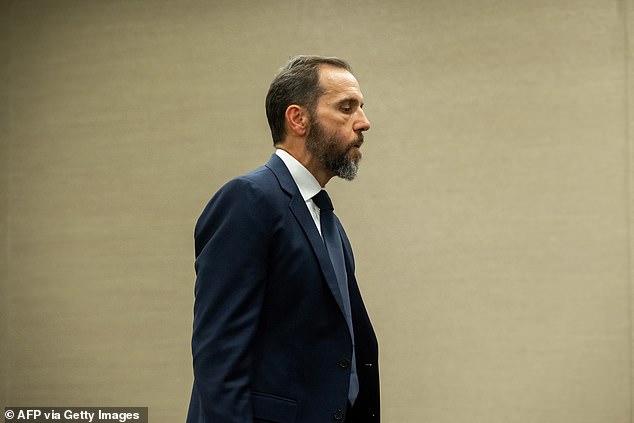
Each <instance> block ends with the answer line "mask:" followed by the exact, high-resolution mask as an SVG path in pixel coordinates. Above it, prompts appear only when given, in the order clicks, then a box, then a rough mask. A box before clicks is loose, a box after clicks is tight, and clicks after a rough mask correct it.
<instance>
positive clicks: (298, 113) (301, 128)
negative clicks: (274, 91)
mask: <svg viewBox="0 0 634 423" xmlns="http://www.w3.org/2000/svg"><path fill="white" fill-rule="evenodd" d="M285 116H286V130H287V131H288V132H289V134H293V135H295V136H300V137H303V136H305V135H306V133H307V132H308V126H309V119H308V113H307V111H306V109H304V108H303V107H301V106H298V105H296V104H291V105H290V106H288V107H287V108H286V113H285Z"/></svg>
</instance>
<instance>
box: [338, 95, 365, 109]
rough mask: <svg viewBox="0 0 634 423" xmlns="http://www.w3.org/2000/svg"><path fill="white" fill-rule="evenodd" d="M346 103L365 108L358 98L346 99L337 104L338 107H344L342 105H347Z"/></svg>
mask: <svg viewBox="0 0 634 423" xmlns="http://www.w3.org/2000/svg"><path fill="white" fill-rule="evenodd" d="M345 103H350V104H358V105H359V107H361V108H363V105H364V104H365V103H363V102H362V101H361V100H359V99H358V98H355V97H346V98H344V99H341V100H339V101H337V103H336V104H337V105H342V104H345Z"/></svg>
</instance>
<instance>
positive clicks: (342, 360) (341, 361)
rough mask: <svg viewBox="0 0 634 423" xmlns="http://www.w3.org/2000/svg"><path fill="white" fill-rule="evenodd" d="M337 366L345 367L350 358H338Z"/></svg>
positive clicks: (348, 365)
mask: <svg viewBox="0 0 634 423" xmlns="http://www.w3.org/2000/svg"><path fill="white" fill-rule="evenodd" d="M339 367H341V368H342V369H347V368H348V367H350V360H348V359H347V358H342V359H341V360H339Z"/></svg>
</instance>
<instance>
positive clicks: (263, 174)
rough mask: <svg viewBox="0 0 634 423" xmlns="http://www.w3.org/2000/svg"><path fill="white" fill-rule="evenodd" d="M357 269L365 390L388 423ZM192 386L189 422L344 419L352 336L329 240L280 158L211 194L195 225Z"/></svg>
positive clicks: (374, 418) (360, 404)
mask: <svg viewBox="0 0 634 423" xmlns="http://www.w3.org/2000/svg"><path fill="white" fill-rule="evenodd" d="M337 225H338V227H339V231H340V233H341V237H342V241H343V245H344V253H345V259H346V266H347V271H348V280H349V291H350V302H351V307H352V316H353V325H354V334H355V351H356V359H357V372H358V375H359V382H360V383H359V384H360V392H359V396H358V398H357V400H356V402H355V410H356V409H358V410H359V412H360V413H361V419H362V421H364V422H368V423H378V422H379V381H378V348H377V342H376V337H375V334H374V331H373V329H372V325H371V323H370V320H369V318H368V315H367V312H366V309H365V306H364V305H363V301H362V299H361V295H360V293H359V288H358V286H357V281H356V279H355V276H354V258H353V255H352V248H351V246H350V242H349V241H348V238H347V236H346V234H345V232H344V230H343V227H341V224H340V223H339V221H337ZM195 248H196V262H195V268H196V275H197V278H196V286H195V303H194V327H193V336H192V353H193V364H194V387H193V391H192V397H191V402H190V406H189V413H188V416H187V423H202V422H205V423H251V422H260V421H261V422H279V423H291V422H298V423H325V422H332V421H335V422H336V421H345V411H346V405H347V401H348V385H349V379H350V363H351V360H352V340H351V336H350V332H349V329H348V326H347V324H346V320H345V317H344V315H343V312H342V305H341V304H342V301H341V294H340V291H339V288H338V286H337V281H336V277H335V273H334V270H333V267H332V264H331V262H330V259H329V257H328V252H327V251H326V248H325V246H324V242H323V241H322V238H321V237H320V235H319V232H318V231H317V228H316V226H315V223H314V221H313V219H312V217H311V215H310V212H309V211H308V208H307V207H306V204H305V202H304V200H303V198H302V196H301V194H300V192H299V189H298V188H297V185H296V184H295V182H294V180H293V178H292V177H291V175H290V173H289V171H288V169H287V168H286V166H285V165H284V163H283V162H282V160H281V159H280V158H279V157H277V156H276V155H273V157H272V158H271V160H270V161H269V162H268V163H267V164H266V165H265V166H262V167H260V168H259V169H257V170H255V171H253V172H251V173H249V174H247V175H244V176H241V177H238V178H236V179H234V180H232V181H230V182H229V183H227V184H226V185H225V186H224V187H222V188H221V189H220V190H219V191H218V192H217V193H216V195H214V197H213V198H212V199H211V200H210V202H209V204H208V205H207V207H206V208H205V210H204V211H203V213H202V215H201V216H200V218H199V220H198V223H197V224H196V230H195Z"/></svg>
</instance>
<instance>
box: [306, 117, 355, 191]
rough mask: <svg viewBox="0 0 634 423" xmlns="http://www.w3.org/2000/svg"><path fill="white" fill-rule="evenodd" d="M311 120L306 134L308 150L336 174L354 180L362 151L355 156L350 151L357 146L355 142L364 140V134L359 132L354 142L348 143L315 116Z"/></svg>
mask: <svg viewBox="0 0 634 423" xmlns="http://www.w3.org/2000/svg"><path fill="white" fill-rule="evenodd" d="M311 120H312V122H311V124H310V127H309V130H308V135H307V136H306V148H307V149H308V151H309V152H310V153H311V154H312V155H313V156H315V157H316V158H317V160H319V162H320V163H321V164H323V165H324V167H325V168H326V169H328V170H329V171H331V172H332V173H334V174H335V175H336V176H338V177H340V178H342V179H346V180H348V181H351V180H353V179H354V178H355V176H357V171H358V170H359V162H360V161H361V152H358V156H356V157H354V158H353V157H351V155H350V151H351V150H352V149H353V148H355V144H357V143H358V142H363V134H359V136H358V138H357V140H355V141H354V142H351V143H349V144H346V141H345V140H344V139H342V138H341V137H339V136H337V135H335V134H333V133H327V132H326V130H325V129H324V127H323V126H321V124H320V123H319V122H318V121H317V120H316V119H315V118H314V117H313V118H312V119H311Z"/></svg>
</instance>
